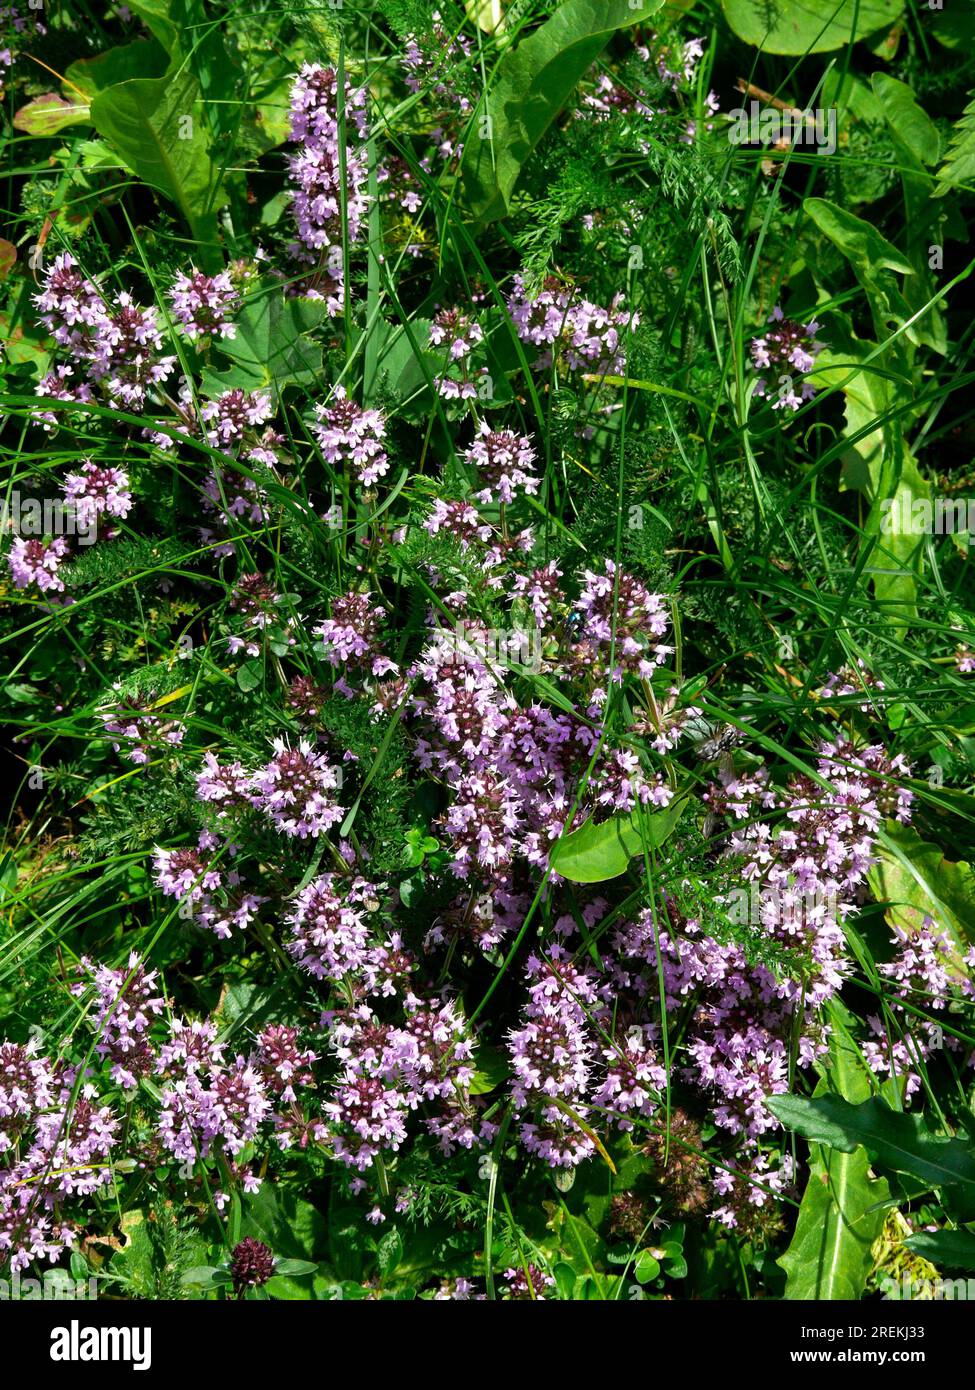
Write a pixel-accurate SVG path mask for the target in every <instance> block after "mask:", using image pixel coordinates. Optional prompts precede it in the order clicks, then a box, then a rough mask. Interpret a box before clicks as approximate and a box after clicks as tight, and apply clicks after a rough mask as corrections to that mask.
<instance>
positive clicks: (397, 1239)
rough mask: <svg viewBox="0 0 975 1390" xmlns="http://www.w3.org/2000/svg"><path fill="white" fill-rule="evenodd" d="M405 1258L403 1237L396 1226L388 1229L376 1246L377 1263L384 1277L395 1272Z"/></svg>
mask: <svg viewBox="0 0 975 1390" xmlns="http://www.w3.org/2000/svg"><path fill="white" fill-rule="evenodd" d="M402 1258H403V1238H402V1236H401V1235H400V1233H399V1231H397V1230H396V1229H395V1228H394V1229H393V1230H392V1231H387V1232H386V1234H385V1235H384V1236H383V1238H382V1240H381V1241H380V1242H379V1245H378V1246H377V1248H376V1265H377V1266H378V1269H379V1273H380V1275H381V1276H382V1278H383V1279H388V1278H389V1277H390V1275H391V1274H395V1272H396V1270H397V1269H398V1267H399V1264H400V1262H401V1260H402Z"/></svg>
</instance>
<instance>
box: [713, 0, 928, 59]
mask: <svg viewBox="0 0 975 1390" xmlns="http://www.w3.org/2000/svg"><path fill="white" fill-rule="evenodd" d="M721 8H722V9H723V10H724V16H725V19H726V20H727V21H728V24H729V26H730V27H731V29H732V30H733V31H734V32H735V33H736V34H737V35H738V37H739V38H740V39H744V40H745V42H746V43H750V44H754V46H755V47H756V48H761V49H763V50H764V52H766V53H789V54H799V53H830V52H832V50H833V49H836V48H845V47H846V45H847V44H848V43H849V42H850V40H851V38H852V39H862V38H864V37H865V36H866V35H868V34H873V33H876V32H877V31H878V30H881V29H889V28H890V26H891V25H892V24H893V23H894V20H895V19H897V17H898V15H899V14H900V13H901V11H902V10H903V8H904V3H903V0H822V3H820V0H721Z"/></svg>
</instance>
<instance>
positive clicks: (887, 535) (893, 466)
mask: <svg viewBox="0 0 975 1390" xmlns="http://www.w3.org/2000/svg"><path fill="white" fill-rule="evenodd" d="M871 484H872V491H873V500H874V505H873V507H872V509H871V512H870V517H869V519H868V523H867V527H866V530H867V533H868V535H870V536H871V537H873V536H875V537H876V543H875V545H874V549H873V551H872V553H871V555H870V565H869V572H870V577H871V579H872V580H873V590H874V595H875V597H876V600H877V607H878V608H879V609H880V610H881V612H882V613H883V614H884V615H885V617H887V618H888V619H889V620H890V622H891V623H892V625H893V629H894V632H895V633H897V635H898V636H900V637H903V635H904V633H905V632H906V631H907V627H908V624H909V623H911V622H913V621H914V620H915V619H916V617H917V578H918V572H919V570H920V566H921V561H922V556H923V549H922V546H921V544H920V538H919V537H918V536H916V535H915V534H914V532H913V531H912V530H911V527H910V517H911V514H912V508H913V505H914V503H915V501H918V500H921V499H924V498H927V497H928V496H929V495H930V490H929V487H928V484H927V483H926V482H925V481H924V479H923V478H922V477H921V475H920V473H919V472H918V470H917V465H916V464H915V462H914V458H913V455H912V454H911V452H910V450H909V449H908V448H907V445H906V444H905V443H904V438H903V434H902V432H901V429H900V426H899V425H894V426H893V427H892V428H889V429H887V430H885V431H884V448H883V454H882V459H881V466H880V468H879V470H877V476H876V477H874V476H873V475H872V476H871ZM888 503H889V504H890V505H889V507H887V506H886V504H888ZM885 507H886V510H885Z"/></svg>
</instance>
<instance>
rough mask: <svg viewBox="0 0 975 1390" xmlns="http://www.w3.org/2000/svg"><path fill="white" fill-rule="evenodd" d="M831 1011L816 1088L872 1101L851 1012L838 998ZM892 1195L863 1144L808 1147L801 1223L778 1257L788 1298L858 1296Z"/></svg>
mask: <svg viewBox="0 0 975 1390" xmlns="http://www.w3.org/2000/svg"><path fill="white" fill-rule="evenodd" d="M830 1012H831V1019H830V1022H831V1024H832V1035H831V1038H830V1052H829V1061H828V1063H827V1065H826V1067H825V1075H824V1076H823V1078H822V1080H821V1081H820V1083H819V1085H818V1086H817V1088H816V1094H817V1095H821V1094H826V1093H830V1092H832V1093H835V1094H838V1095H841V1096H843V1097H844V1098H845V1099H846V1100H849V1101H853V1102H859V1101H863V1100H866V1099H867V1098H868V1097H869V1095H870V1094H871V1083H870V1078H869V1076H868V1075H867V1073H866V1069H865V1067H864V1064H863V1062H862V1060H861V1058H860V1056H859V1053H858V1052H857V1049H856V1045H855V1043H854V1042H853V1040H852V1038H851V1036H850V1034H849V1032H848V1028H847V1024H848V1015H847V1013H846V1010H845V1009H843V1008H842V1006H841V1005H839V1004H834V1005H833V1007H832V1008H831V1011H830ZM889 1195H890V1189H889V1188H888V1185H887V1181H886V1179H884V1178H876V1179H875V1178H873V1177H872V1176H871V1173H870V1160H869V1158H868V1156H867V1153H866V1151H865V1150H864V1149H860V1148H858V1149H856V1150H854V1152H853V1153H844V1152H842V1151H841V1150H838V1149H830V1148H828V1147H823V1146H822V1145H820V1144H813V1145H811V1146H810V1156H809V1179H808V1181H807V1183H806V1190H805V1192H804V1193H803V1197H802V1203H801V1205H800V1207H799V1216H798V1220H797V1222H796V1229H795V1232H794V1234H793V1237H792V1240H791V1242H790V1244H789V1248H788V1250H787V1251H786V1252H785V1254H784V1255H783V1256H782V1257H781V1258H780V1259H779V1261H778V1263H779V1264H780V1265H781V1266H782V1268H783V1269H784V1270H785V1272H786V1275H787V1276H788V1277H787V1279H786V1286H785V1296H786V1298H787V1299H817V1300H818V1299H837V1298H859V1297H860V1295H861V1294H862V1293H863V1290H864V1287H865V1285H866V1282H867V1278H868V1276H869V1274H870V1270H871V1267H872V1263H873V1262H872V1257H871V1246H872V1245H873V1242H874V1241H875V1240H876V1239H877V1237H878V1236H879V1235H880V1232H881V1230H882V1229H883V1225H884V1211H883V1209H882V1208H880V1207H879V1204H881V1203H883V1202H886V1201H887V1199H888V1197H889Z"/></svg>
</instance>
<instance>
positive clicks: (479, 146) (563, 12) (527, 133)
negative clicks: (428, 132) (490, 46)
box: [461, 0, 663, 221]
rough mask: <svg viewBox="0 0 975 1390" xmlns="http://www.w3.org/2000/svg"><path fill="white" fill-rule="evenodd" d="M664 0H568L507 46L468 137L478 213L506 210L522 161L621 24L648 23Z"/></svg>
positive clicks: (471, 189)
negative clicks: (541, 22)
mask: <svg viewBox="0 0 975 1390" xmlns="http://www.w3.org/2000/svg"><path fill="white" fill-rule="evenodd" d="M662 4H663V0H642V3H641V2H640V0H637V3H633V4H631V3H630V2H629V0H565V3H564V4H562V5H560V6H559V8H558V9H557V10H556V11H555V13H554V14H553V15H552V17H551V18H550V19H548V20H546V22H545V23H544V24H543V25H542V26H541V27H540V28H539V29H536V30H535V32H534V33H532V34H529V36H528V37H527V38H525V39H522V41H521V42H520V43H519V44H518V45H517V47H515V48H513V49H510V50H508V51H507V52H505V54H504V56H503V57H502V58H501V60H500V62H499V63H498V66H497V68H496V69H495V71H494V73H493V74H492V76H491V78H490V80H489V88H488V92H487V96H486V98H483V99H482V101H481V102H480V104H479V105H478V107H477V110H476V111H475V112H474V116H473V119H472V121H471V124H470V128H469V130H468V134H467V139H466V141H465V144H464V160H463V166H462V170H461V175H462V179H463V187H464V195H465V198H466V201H467V204H468V206H469V208H470V210H471V212H472V214H473V215H474V217H475V218H478V219H481V220H484V221H491V220H493V219H496V218H499V217H504V215H505V214H506V213H507V211H508V205H509V201H510V198H511V194H512V192H513V191H514V188H515V184H516V183H517V182H518V178H519V176H520V174H521V171H522V167H523V166H524V164H525V161H526V160H527V159H528V157H529V155H530V154H531V153H532V151H533V150H534V149H535V148H536V146H537V145H538V143H539V141H540V140H541V138H542V136H543V135H544V134H545V132H546V131H547V130H548V128H549V126H550V125H551V124H552V122H553V121H554V120H555V118H556V117H557V116H558V114H559V112H560V111H561V110H562V108H563V107H564V106H565V104H566V102H567V101H568V100H569V98H570V96H571V95H572V93H573V91H574V90H575V88H576V86H577V85H578V83H579V81H580V80H581V79H582V78H583V77H584V76H585V74H586V73H587V72H588V70H589V68H590V67H591V66H592V64H593V63H594V62H595V61H596V59H597V58H598V57H599V54H600V53H601V52H602V50H603V49H604V48H605V47H606V44H607V43H608V42H609V40H610V38H611V37H612V36H613V34H614V33H615V32H616V31H617V30H618V29H625V28H629V27H630V26H631V25H633V24H643V23H644V22H645V21H646V20H647V19H649V18H650V16H651V15H652V14H654V13H655V12H656V11H657V10H659V9H660V7H661V5H662Z"/></svg>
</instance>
